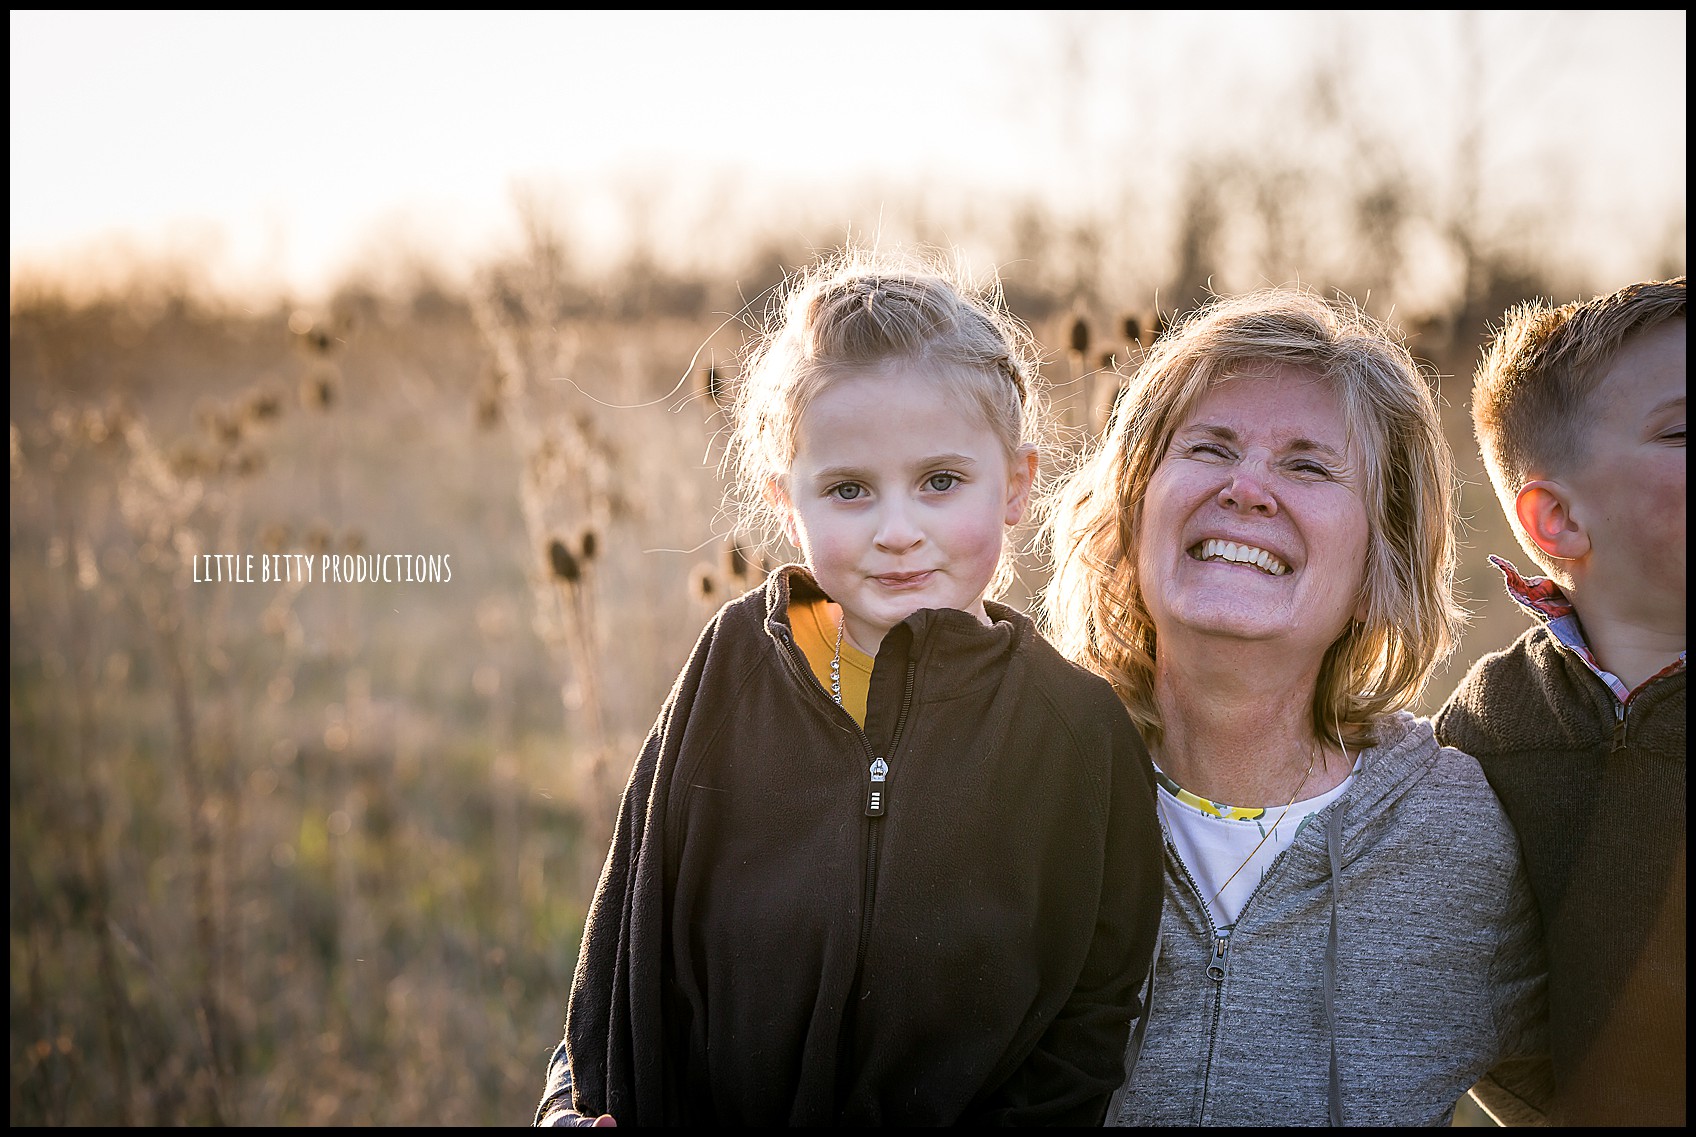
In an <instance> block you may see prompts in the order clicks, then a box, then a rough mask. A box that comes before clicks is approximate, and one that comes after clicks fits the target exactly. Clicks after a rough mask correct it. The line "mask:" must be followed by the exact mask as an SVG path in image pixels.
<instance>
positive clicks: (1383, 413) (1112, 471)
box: [1044, 289, 1464, 745]
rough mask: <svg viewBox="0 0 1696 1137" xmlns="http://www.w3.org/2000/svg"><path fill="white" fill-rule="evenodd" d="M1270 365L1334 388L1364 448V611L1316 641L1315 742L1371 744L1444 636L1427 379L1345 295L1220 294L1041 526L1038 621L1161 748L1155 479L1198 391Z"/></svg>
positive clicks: (1417, 683)
mask: <svg viewBox="0 0 1696 1137" xmlns="http://www.w3.org/2000/svg"><path fill="white" fill-rule="evenodd" d="M1267 365H1286V366H1293V367H1299V368H1302V369H1304V370H1307V371H1310V372H1312V373H1313V374H1315V375H1317V376H1319V377H1320V378H1321V379H1323V380H1324V381H1326V382H1328V383H1330V384H1331V386H1332V387H1333V389H1334V390H1335V391H1336V392H1337V394H1338V396H1339V398H1340V399H1341V401H1342V404H1343V413H1344V416H1345V419H1346V421H1347V424H1348V431H1349V435H1350V437H1351V439H1352V440H1353V441H1354V442H1355V444H1356V445H1357V447H1358V449H1359V452H1360V454H1361V456H1362V459H1363V463H1362V465H1363V469H1364V477H1363V485H1362V494H1363V497H1364V498H1365V505H1366V515H1367V522H1368V526H1369V534H1370V535H1369V538H1368V544H1367V563H1366V565H1365V572H1364V574H1363V580H1362V584H1361V596H1360V597H1359V598H1358V599H1360V600H1363V601H1364V602H1365V611H1366V618H1365V619H1364V620H1362V621H1360V622H1357V623H1353V624H1352V625H1351V626H1350V627H1349V628H1347V629H1345V630H1344V632H1343V633H1342V634H1341V635H1339V636H1338V637H1337V639H1336V641H1335V642H1334V643H1332V645H1331V646H1330V648H1329V649H1328V650H1327V652H1326V655H1325V659H1324V662H1323V664H1322V665H1321V669H1320V673H1319V681H1318V685H1317V687H1316V689H1315V691H1314V695H1313V704H1312V708H1311V711H1312V720H1313V729H1314V733H1315V734H1316V735H1317V736H1318V737H1321V738H1325V737H1331V736H1333V735H1335V734H1337V733H1339V732H1340V733H1342V734H1343V735H1344V736H1346V737H1347V738H1348V740H1349V741H1351V742H1354V743H1356V744H1364V743H1368V742H1370V741H1371V738H1372V734H1373V732H1372V723H1373V721H1374V720H1375V719H1376V718H1378V717H1379V716H1381V715H1384V714H1387V713H1389V712H1392V711H1396V710H1400V709H1403V708H1405V707H1407V706H1408V705H1409V704H1411V703H1412V702H1413V700H1414V699H1415V698H1417V697H1418V695H1419V692H1420V691H1421V689H1422V688H1423V687H1424V685H1425V682H1426V680H1427V679H1429V678H1430V675H1431V672H1432V670H1433V669H1434V668H1435V667H1436V666H1437V664H1438V663H1439V662H1440V661H1441V660H1442V659H1443V658H1444V657H1445V656H1446V655H1447V654H1448V652H1449V651H1451V650H1452V649H1453V647H1454V642H1455V638H1456V636H1457V634H1458V631H1459V628H1460V626H1461V623H1462V621H1463V619H1464V615H1463V613H1462V612H1461V610H1460V609H1459V607H1458V606H1457V605H1456V603H1455V599H1454V592H1453V578H1454V564H1455V533H1454V495H1455V492H1456V483H1455V476H1454V466H1453V459H1452V457H1451V455H1450V452H1449V448H1448V444H1447V442H1446V441H1445V440H1444V438H1443V432H1442V425H1441V420H1440V419H1439V417H1438V414H1437V407H1436V403H1435V401H1434V399H1433V397H1432V393H1431V389H1430V387H1429V385H1428V384H1427V382H1426V379H1425V377H1424V376H1423V375H1422V374H1421V372H1420V369H1419V366H1418V364H1416V363H1415V362H1414V360H1413V357H1412V356H1411V355H1409V354H1408V352H1407V350H1406V348H1404V347H1403V346H1402V344H1401V342H1400V340H1399V339H1398V338H1396V337H1395V336H1394V335H1393V334H1392V333H1391V332H1390V331H1389V330H1388V329H1387V328H1385V327H1384V326H1383V325H1382V324H1380V323H1378V322H1377V321H1376V320H1374V319H1372V318H1371V317H1370V316H1367V315H1366V314H1365V313H1364V312H1362V311H1360V310H1359V309H1358V308H1357V307H1356V306H1355V305H1354V304H1353V303H1352V302H1344V301H1341V300H1339V301H1338V302H1335V303H1333V302H1328V301H1326V300H1324V299H1322V298H1320V297H1318V296H1315V295H1312V294H1310V293H1308V292H1306V291H1304V290H1301V289H1269V290H1264V291H1259V292H1255V293H1251V294H1248V295H1244V296H1240V297H1237V298H1233V299H1220V300H1216V301H1214V302H1213V303H1211V304H1209V305H1208V306H1206V307H1205V308H1203V309H1201V310H1200V311H1197V312H1195V313H1194V314H1192V315H1191V316H1190V317H1189V318H1188V319H1187V320H1185V321H1184V322H1183V323H1181V324H1180V325H1178V326H1177V327H1175V328H1174V329H1172V330H1171V331H1170V332H1168V333H1167V334H1166V335H1164V336H1163V337H1162V338H1161V339H1160V340H1159V342H1158V343H1156V344H1155V345H1154V347H1153V349H1152V350H1151V351H1150V352H1149V355H1148V356H1147V358H1146V359H1145V360H1144V361H1143V363H1142V365H1141V366H1140V367H1139V368H1138V369H1137V371H1136V374H1135V375H1134V376H1133V377H1132V379H1131V380H1130V382H1129V384H1128V385H1127V386H1126V388H1125V390H1124V391H1123V392H1122V393H1121V395H1120V398H1119V400H1118V402H1117V404H1116V405H1115V407H1114V410H1113V415H1112V418H1111V421H1110V423H1109V425H1108V429H1107V432H1106V434H1105V435H1104V436H1103V438H1102V440H1101V442H1100V443H1099V445H1098V446H1097V447H1096V448H1095V449H1094V450H1093V451H1091V452H1090V453H1089V454H1087V455H1086V456H1085V457H1084V459H1083V460H1082V461H1081V462H1080V464H1079V465H1078V467H1077V468H1076V469H1075V471H1074V472H1073V474H1072V475H1071V476H1070V477H1069V478H1068V479H1067V481H1066V482H1065V484H1064V485H1063V486H1061V488H1060V489H1059V490H1058V491H1057V493H1056V500H1055V503H1054V506H1053V509H1052V511H1051V514H1050V516H1049V518H1048V521H1047V524H1046V526H1045V529H1044V535H1045V536H1046V538H1047V540H1048V543H1049V548H1050V549H1051V551H1052V554H1053V558H1054V571H1053V575H1052V577H1051V578H1050V581H1049V585H1048V589H1047V593H1046V598H1045V599H1046V612H1045V614H1044V621H1045V622H1044V630H1045V631H1046V632H1047V633H1048V635H1049V636H1050V638H1051V639H1053V641H1054V642H1055V644H1056V645H1057V646H1058V647H1059V648H1060V650H1061V651H1062V652H1064V653H1065V654H1066V655H1067V656H1069V657H1070V658H1072V659H1073V660H1075V661H1077V662H1078V663H1081V664H1083V665H1084V666H1085V667H1087V668H1089V669H1090V670H1092V671H1094V672H1096V673H1098V674H1100V675H1102V676H1105V677H1106V678H1107V679H1108V680H1110V681H1111V682H1112V683H1113V685H1114V687H1115V688H1116V689H1117V690H1118V692H1119V697H1120V699H1122V700H1123V701H1124V703H1125V706H1126V707H1127V708H1128V709H1129V711H1130V713H1131V717H1132V719H1133V720H1135V721H1136V723H1137V725H1138V727H1139V728H1140V729H1141V731H1142V733H1143V735H1144V737H1145V739H1147V741H1148V742H1149V743H1150V744H1151V745H1156V744H1158V742H1159V740H1160V737H1161V721H1160V713H1159V710H1158V708H1157V706H1156V704H1155V700H1154V674H1155V655H1156V652H1157V649H1158V644H1157V643H1156V636H1155V630H1154V626H1153V623H1152V622H1151V620H1150V618H1149V613H1148V608H1147V606H1146V604H1145V603H1144V599H1143V592H1142V581H1141V580H1139V579H1138V577H1137V558H1136V549H1137V541H1138V536H1139V532H1140V528H1141V524H1142V516H1143V503H1144V499H1145V496H1146V494H1147V490H1148V483H1149V479H1150V477H1151V476H1152V475H1153V473H1154V471H1155V468H1156V467H1157V466H1159V464H1160V462H1161V460H1162V458H1163V457H1164V455H1165V453H1166V448H1167V446H1168V445H1169V443H1170V441H1171V437H1172V434H1173V432H1174V431H1175V430H1176V429H1177V428H1178V427H1179V426H1180V425H1181V424H1182V423H1183V422H1184V420H1185V419H1186V418H1187V417H1188V415H1189V413H1190V411H1191V409H1192V408H1193V407H1194V406H1195V405H1196V402H1197V401H1198V400H1199V399H1200V398H1201V397H1202V395H1203V394H1204V393H1206V392H1207V391H1208V390H1211V389H1213V388H1215V387H1218V386H1221V385H1223V384H1226V383H1229V382H1231V381H1232V380H1233V379H1235V378H1237V377H1239V376H1241V375H1243V374H1244V373H1248V372H1253V371H1255V370H1257V369H1261V368H1264V367H1266V366H1267Z"/></svg>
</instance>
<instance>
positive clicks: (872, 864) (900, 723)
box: [854, 657, 919, 986]
mask: <svg viewBox="0 0 1696 1137" xmlns="http://www.w3.org/2000/svg"><path fill="white" fill-rule="evenodd" d="M918 668H919V661H918V659H917V658H916V657H915V658H909V659H908V660H907V682H906V685H905V687H904V688H903V690H902V693H901V711H900V713H899V714H897V715H896V716H895V729H894V731H893V732H891V734H890V736H889V754H890V756H891V757H894V755H895V748H896V747H897V746H899V745H900V743H901V732H902V730H903V729H905V727H906V725H907V714H908V712H909V711H911V710H912V709H913V681H914V680H915V679H916V678H917V676H918ZM860 737H862V738H865V732H864V731H861V732H860ZM866 749H867V750H870V749H871V742H870V740H869V739H868V740H867V743H866ZM866 777H867V784H866V818H867V820H866V824H867V826H868V827H869V831H868V833H867V840H866V872H865V888H866V893H865V896H866V902H865V904H864V905H863V906H862V907H861V908H860V944H859V950H858V951H857V952H856V953H855V956H854V974H855V975H856V976H857V975H859V974H860V969H861V968H862V967H864V966H865V963H866V947H867V946H868V945H869V944H870V943H871V937H872V912H873V909H874V908H875V907H876V902H877V866H878V844H879V841H878V838H879V836H880V835H881V834H882V832H883V826H881V825H879V824H878V822H879V821H880V820H882V818H883V814H884V811H885V810H887V809H888V808H889V789H888V778H889V763H888V762H886V761H884V760H883V758H881V757H879V756H877V755H875V754H874V755H873V756H872V761H871V766H870V767H869V768H868V769H867V771H866ZM856 986H858V982H857V981H856Z"/></svg>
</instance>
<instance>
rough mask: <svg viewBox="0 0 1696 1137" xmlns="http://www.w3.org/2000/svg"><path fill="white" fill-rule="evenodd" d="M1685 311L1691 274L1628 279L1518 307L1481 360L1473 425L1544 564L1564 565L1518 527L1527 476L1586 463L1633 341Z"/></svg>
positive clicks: (1503, 495) (1507, 506)
mask: <svg viewBox="0 0 1696 1137" xmlns="http://www.w3.org/2000/svg"><path fill="white" fill-rule="evenodd" d="M1683 318H1684V277H1682V276H1680V277H1675V278H1673V279H1671V280H1655V281H1645V282H1642V283H1638V284H1631V285H1627V286H1626V287H1624V288H1621V289H1620V290H1619V291H1617V292H1613V293H1610V294H1609V295H1606V296H1598V297H1596V298H1595V299H1593V300H1589V301H1586V302H1584V303H1576V302H1575V303H1571V304H1563V305H1560V306H1559V307H1556V306H1554V305H1551V304H1548V303H1545V302H1543V301H1541V300H1532V301H1528V302H1526V303H1524V304H1520V305H1517V306H1515V307H1513V308H1510V309H1509V310H1508V312H1507V315H1506V317H1505V318H1504V320H1503V322H1502V326H1501V328H1500V329H1499V330H1498V331H1497V332H1496V334H1495V336H1494V337H1493V338H1492V339H1491V341H1490V345H1489V346H1488V347H1487V348H1486V349H1485V351H1484V358H1483V359H1482V360H1481V361H1480V363H1479V364H1478V372H1477V375H1476V377H1475V379H1474V382H1473V387H1472V428H1473V432H1474V434H1475V435H1476V436H1477V438H1478V450H1479V453H1480V455H1481V456H1482V457H1483V459H1484V467H1485V469H1486V470H1487V471H1488V472H1489V475H1490V482H1491V484H1492V485H1493V486H1494V487H1495V490H1496V497H1497V499H1498V500H1500V502H1501V503H1502V510H1503V512H1504V513H1506V514H1507V518H1508V521H1509V522H1510V523H1511V524H1512V525H1513V530H1514V536H1515V537H1516V538H1517V539H1518V540H1519V543H1520V545H1521V546H1522V547H1523V548H1524V549H1525V551H1526V552H1527V553H1529V554H1530V555H1531V557H1532V558H1533V559H1534V560H1535V561H1536V562H1537V563H1538V564H1539V565H1541V566H1542V567H1543V569H1544V570H1545V571H1548V572H1554V571H1557V566H1556V565H1555V564H1554V563H1553V562H1552V560H1551V559H1550V558H1549V557H1548V556H1547V554H1545V553H1544V552H1543V551H1542V550H1541V549H1539V548H1538V547H1537V545H1536V543H1535V542H1533V541H1532V540H1531V538H1530V537H1529V536H1528V535H1527V534H1526V533H1525V532H1524V530H1523V529H1522V527H1521V526H1520V525H1519V524H1518V522H1517V520H1516V518H1517V513H1516V511H1515V508H1514V501H1515V499H1516V498H1517V497H1518V496H1519V491H1520V490H1521V489H1522V488H1523V487H1524V486H1525V484H1526V483H1527V482H1529V481H1533V480H1536V479H1537V478H1538V477H1543V476H1548V475H1551V474H1556V473H1559V472H1561V471H1565V470H1571V469H1572V468H1574V466H1575V465H1576V464H1577V463H1580V462H1582V461H1583V460H1584V457H1585V451H1586V444H1587V441H1588V439H1587V436H1586V432H1585V429H1584V426H1585V423H1586V421H1587V420H1588V419H1589V418H1590V413H1591V408H1590V400H1591V398H1592V396H1594V395H1595V393H1596V388H1597V387H1598V386H1599V385H1600V383H1601V381H1602V377H1603V376H1604V375H1606V374H1607V372H1608V368H1609V367H1610V366H1611V365H1612V364H1613V361H1614V359H1615V358H1616V357H1618V355H1619V353H1620V349H1621V348H1622V347H1623V346H1624V344H1625V342H1626V341H1627V340H1628V339H1630V338H1632V337H1633V336H1635V335H1637V334H1639V333H1641V332H1644V331H1647V330H1648V329H1650V328H1653V327H1656V326H1658V325H1660V324H1663V323H1666V322H1667V321H1668V320H1674V319H1683Z"/></svg>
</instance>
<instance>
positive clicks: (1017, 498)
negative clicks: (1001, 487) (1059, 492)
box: [1005, 446, 1037, 525]
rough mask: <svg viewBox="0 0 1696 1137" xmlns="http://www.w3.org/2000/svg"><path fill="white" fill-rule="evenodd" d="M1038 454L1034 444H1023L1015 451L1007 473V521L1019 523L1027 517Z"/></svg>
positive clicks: (1034, 481) (1010, 523) (1008, 522)
mask: <svg viewBox="0 0 1696 1137" xmlns="http://www.w3.org/2000/svg"><path fill="white" fill-rule="evenodd" d="M1036 464H1037V454H1036V447H1034V446H1021V447H1019V448H1018V449H1017V450H1015V451H1014V452H1013V461H1012V464H1011V466H1010V467H1009V472H1008V475H1007V513H1006V517H1005V520H1006V523H1007V524H1008V525H1017V524H1018V523H1019V522H1021V521H1023V520H1024V519H1025V510H1026V509H1028V508H1029V507H1030V504H1031V488H1032V487H1033V486H1035V485H1036Z"/></svg>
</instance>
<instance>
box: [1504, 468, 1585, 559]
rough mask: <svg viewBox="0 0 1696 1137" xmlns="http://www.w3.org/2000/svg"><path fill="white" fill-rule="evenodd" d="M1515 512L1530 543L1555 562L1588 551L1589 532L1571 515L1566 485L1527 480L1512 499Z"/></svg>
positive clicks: (1576, 556)
mask: <svg viewBox="0 0 1696 1137" xmlns="http://www.w3.org/2000/svg"><path fill="white" fill-rule="evenodd" d="M1513 509H1514V515H1515V516H1516V517H1518V518H1519V527H1520V528H1521V529H1523V530H1524V531H1525V535H1526V536H1527V537H1529V538H1530V539H1531V543H1532V544H1534V545H1536V546H1537V547H1538V548H1539V549H1541V550H1543V552H1544V553H1545V554H1547V555H1548V556H1550V557H1552V558H1553V559H1555V560H1558V561H1575V560H1577V559H1578V558H1580V557H1582V556H1584V555H1585V554H1586V553H1588V552H1589V551H1590V535H1589V534H1588V533H1586V532H1585V531H1584V526H1583V524H1582V523H1580V522H1579V521H1578V519H1577V518H1575V517H1574V516H1573V514H1572V502H1571V500H1570V498H1569V496H1568V494H1567V489H1566V487H1565V486H1563V485H1561V484H1560V483H1559V482H1555V481H1538V482H1527V483H1525V485H1524V486H1523V487H1521V489H1520V491H1519V495H1518V496H1517V497H1515V498H1514V499H1513Z"/></svg>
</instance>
